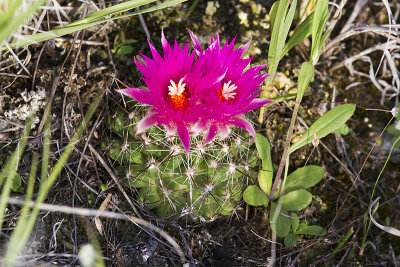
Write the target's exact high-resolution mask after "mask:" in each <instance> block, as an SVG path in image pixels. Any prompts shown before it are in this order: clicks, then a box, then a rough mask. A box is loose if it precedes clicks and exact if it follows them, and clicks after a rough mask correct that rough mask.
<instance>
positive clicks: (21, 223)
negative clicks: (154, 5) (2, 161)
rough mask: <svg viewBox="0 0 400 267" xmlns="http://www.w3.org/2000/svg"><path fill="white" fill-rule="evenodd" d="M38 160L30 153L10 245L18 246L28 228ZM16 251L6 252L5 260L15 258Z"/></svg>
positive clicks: (10, 260) (37, 157)
mask: <svg viewBox="0 0 400 267" xmlns="http://www.w3.org/2000/svg"><path fill="white" fill-rule="evenodd" d="M38 161H39V156H38V155H37V154H36V153H34V154H33V155H32V164H31V169H30V174H29V180H28V188H27V190H26V196H25V203H24V205H23V207H22V209H21V216H20V217H19V219H18V221H17V224H16V226H15V228H14V231H13V232H12V235H11V239H10V243H9V244H10V245H12V247H14V246H18V245H15V244H18V243H19V242H21V237H22V236H23V235H24V233H25V231H26V229H27V228H28V227H27V226H28V224H27V220H28V218H29V217H28V213H29V202H30V201H31V199H32V195H33V189H34V184H35V177H36V172H37V165H38ZM18 253H19V251H15V255H14V254H13V253H11V254H7V256H6V258H5V261H6V262H13V259H15V258H16V257H17V256H18Z"/></svg>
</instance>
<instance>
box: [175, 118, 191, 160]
mask: <svg viewBox="0 0 400 267" xmlns="http://www.w3.org/2000/svg"><path fill="white" fill-rule="evenodd" d="M177 132H178V136H179V139H181V142H182V144H183V147H184V148H185V151H186V156H188V155H189V150H190V137H189V131H188V129H187V127H186V125H185V124H184V123H182V122H181V123H177Z"/></svg>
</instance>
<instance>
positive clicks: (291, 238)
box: [283, 233, 300, 247]
mask: <svg viewBox="0 0 400 267" xmlns="http://www.w3.org/2000/svg"><path fill="white" fill-rule="evenodd" d="M298 240H300V237H299V236H297V235H295V234H292V233H289V234H288V235H287V236H285V239H284V240H283V242H284V243H285V246H287V247H293V246H294V245H296V243H297V241H298Z"/></svg>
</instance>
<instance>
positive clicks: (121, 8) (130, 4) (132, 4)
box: [67, 0, 156, 27]
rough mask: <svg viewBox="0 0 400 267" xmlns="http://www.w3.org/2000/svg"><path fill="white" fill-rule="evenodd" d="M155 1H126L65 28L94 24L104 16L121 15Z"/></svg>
mask: <svg viewBox="0 0 400 267" xmlns="http://www.w3.org/2000/svg"><path fill="white" fill-rule="evenodd" d="M155 1H156V0H131V1H126V2H123V3H121V4H117V5H113V6H110V7H107V8H104V9H101V10H99V11H96V12H93V13H91V14H89V15H87V16H86V18H84V19H81V20H78V21H75V22H72V23H70V24H69V25H67V27H71V26H75V25H81V24H87V23H91V22H94V21H96V20H98V19H101V18H104V17H106V16H110V15H114V14H116V13H121V12H125V11H129V10H131V9H134V8H137V7H140V6H143V5H146V4H150V3H152V2H155Z"/></svg>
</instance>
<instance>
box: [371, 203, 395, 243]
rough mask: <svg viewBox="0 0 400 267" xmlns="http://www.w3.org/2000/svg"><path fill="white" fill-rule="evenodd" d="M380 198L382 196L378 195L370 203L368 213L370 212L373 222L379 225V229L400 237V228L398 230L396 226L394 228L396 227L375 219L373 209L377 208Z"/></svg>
mask: <svg viewBox="0 0 400 267" xmlns="http://www.w3.org/2000/svg"><path fill="white" fill-rule="evenodd" d="M380 198H381V197H378V198H377V199H375V200H374V202H372V203H371V205H370V206H369V208H368V214H369V217H370V218H371V221H372V223H373V224H375V226H376V227H378V228H379V229H381V230H382V231H385V232H386V233H389V234H391V235H395V236H398V237H400V230H398V229H396V228H394V227H389V226H385V225H382V224H380V223H378V222H377V221H376V220H375V219H374V216H373V212H372V210H374V209H375V208H377V207H375V206H376V204H377V203H378V201H379V199H380Z"/></svg>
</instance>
